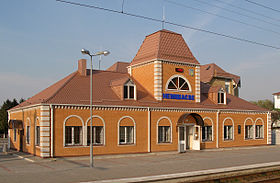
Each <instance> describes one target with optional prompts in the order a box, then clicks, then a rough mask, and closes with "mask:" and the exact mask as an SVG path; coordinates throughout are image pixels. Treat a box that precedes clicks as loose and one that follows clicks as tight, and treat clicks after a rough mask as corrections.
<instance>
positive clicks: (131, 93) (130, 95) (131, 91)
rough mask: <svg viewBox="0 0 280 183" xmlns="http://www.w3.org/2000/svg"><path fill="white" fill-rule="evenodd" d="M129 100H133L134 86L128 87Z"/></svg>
mask: <svg viewBox="0 0 280 183" xmlns="http://www.w3.org/2000/svg"><path fill="white" fill-rule="evenodd" d="M129 98H130V99H134V86H129Z"/></svg>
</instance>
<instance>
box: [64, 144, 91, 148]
mask: <svg viewBox="0 0 280 183" xmlns="http://www.w3.org/2000/svg"><path fill="white" fill-rule="evenodd" d="M64 147H65V148H77V147H78V148H79V147H87V146H84V145H65V146H64Z"/></svg>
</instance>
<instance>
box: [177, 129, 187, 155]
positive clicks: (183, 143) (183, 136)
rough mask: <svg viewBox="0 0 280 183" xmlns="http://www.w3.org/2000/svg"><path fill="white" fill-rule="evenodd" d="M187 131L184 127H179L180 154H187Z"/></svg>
mask: <svg viewBox="0 0 280 183" xmlns="http://www.w3.org/2000/svg"><path fill="white" fill-rule="evenodd" d="M185 132H186V130H185V127H184V126H180V127H179V143H178V152H180V153H182V152H186V133H185Z"/></svg>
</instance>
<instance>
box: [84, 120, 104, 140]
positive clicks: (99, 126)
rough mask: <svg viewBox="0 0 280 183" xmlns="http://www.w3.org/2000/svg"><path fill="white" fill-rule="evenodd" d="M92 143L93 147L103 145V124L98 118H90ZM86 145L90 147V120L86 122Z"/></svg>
mask: <svg viewBox="0 0 280 183" xmlns="http://www.w3.org/2000/svg"><path fill="white" fill-rule="evenodd" d="M92 142H93V144H94V145H104V144H105V122H104V120H103V118H101V117H100V116H97V115H94V116H92ZM87 145H90V118H89V119H88V121H87Z"/></svg>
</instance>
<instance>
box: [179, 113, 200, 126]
mask: <svg viewBox="0 0 280 183" xmlns="http://www.w3.org/2000/svg"><path fill="white" fill-rule="evenodd" d="M189 115H191V116H192V117H193V118H194V119H195V121H196V124H197V125H200V126H204V121H203V119H202V117H201V116H200V115H199V114H197V113H185V114H183V115H182V116H180V118H179V119H178V122H177V126H179V125H182V124H184V122H185V120H186V119H187V117H188V116H189Z"/></svg>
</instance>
